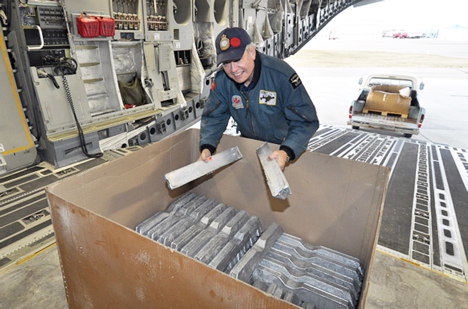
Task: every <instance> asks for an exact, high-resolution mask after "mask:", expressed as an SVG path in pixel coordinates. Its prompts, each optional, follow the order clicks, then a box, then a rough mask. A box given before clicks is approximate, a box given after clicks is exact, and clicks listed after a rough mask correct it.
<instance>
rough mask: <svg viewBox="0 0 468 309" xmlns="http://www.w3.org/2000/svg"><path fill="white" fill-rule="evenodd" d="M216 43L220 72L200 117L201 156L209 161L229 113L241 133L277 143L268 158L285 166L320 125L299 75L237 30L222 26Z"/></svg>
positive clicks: (303, 149) (296, 156) (303, 146)
mask: <svg viewBox="0 0 468 309" xmlns="http://www.w3.org/2000/svg"><path fill="white" fill-rule="evenodd" d="M215 44H216V53H217V57H218V64H222V70H220V71H218V72H217V74H216V77H215V78H214V81H213V82H212V84H211V92H210V95H209V97H208V101H207V103H206V105H205V109H204V111H203V115H202V118H201V130H200V151H201V155H200V159H201V160H203V161H208V160H210V159H211V155H212V154H213V153H214V152H215V150H216V147H217V145H218V143H219V141H220V139H221V137H222V135H223V132H224V131H225V129H226V125H227V123H228V121H229V118H230V116H232V118H233V119H234V120H235V121H236V123H237V127H238V129H239V130H240V132H241V134H242V136H244V137H248V138H253V139H257V140H262V141H266V142H271V143H275V144H279V145H280V147H279V149H278V150H275V151H273V152H272V153H271V154H270V156H269V159H271V160H276V161H277V162H278V164H279V166H280V167H281V169H284V167H285V166H286V164H287V163H288V162H289V161H292V160H295V159H297V158H298V157H299V156H300V155H301V154H302V153H303V152H304V151H305V149H306V147H307V144H308V141H309V140H310V138H311V137H312V135H314V133H315V131H317V129H318V127H319V122H318V119H317V114H316V111H315V107H314V105H313V103H312V101H311V99H310V98H309V95H308V94H307V91H306V89H305V88H304V86H303V85H302V82H301V80H300V78H299V76H298V75H297V74H296V72H295V71H294V70H293V69H292V68H291V67H290V66H289V65H288V64H287V63H286V62H284V61H282V60H280V59H277V58H274V57H270V56H267V55H264V54H262V53H260V52H258V51H256V49H255V44H253V43H252V42H251V39H250V37H249V35H248V34H247V32H246V31H245V30H244V29H242V28H226V29H224V30H223V31H222V32H221V33H220V34H219V35H218V36H217V38H216V42H215Z"/></svg>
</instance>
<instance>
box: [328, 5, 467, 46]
mask: <svg viewBox="0 0 468 309" xmlns="http://www.w3.org/2000/svg"><path fill="white" fill-rule="evenodd" d="M467 12H468V0H444V1H441V0H383V1H380V2H376V3H372V4H367V5H364V6H358V7H350V8H348V9H346V10H345V11H343V12H341V13H340V14H339V15H338V16H336V17H335V18H334V19H333V20H332V21H331V22H330V23H329V24H328V25H327V27H326V29H324V31H323V32H322V33H321V34H322V36H324V35H325V34H326V35H327V36H328V34H329V33H330V32H335V33H336V35H338V36H343V35H344V34H346V35H348V34H356V33H359V34H361V35H368V36H371V35H381V34H382V31H383V30H392V29H393V30H405V31H430V30H434V31H437V30H440V31H445V30H447V29H453V28H454V27H455V26H458V28H467V29H465V30H467V31H466V32H467V33H468V13H467ZM463 37H465V35H463ZM467 37H468V35H467Z"/></svg>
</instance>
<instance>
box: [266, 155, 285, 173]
mask: <svg viewBox="0 0 468 309" xmlns="http://www.w3.org/2000/svg"><path fill="white" fill-rule="evenodd" d="M268 159H270V160H276V162H278V165H279V166H280V168H281V170H282V171H284V167H285V166H286V163H288V162H289V157H288V154H287V153H286V151H284V150H275V151H273V152H272V153H271V154H270V155H269V156H268Z"/></svg>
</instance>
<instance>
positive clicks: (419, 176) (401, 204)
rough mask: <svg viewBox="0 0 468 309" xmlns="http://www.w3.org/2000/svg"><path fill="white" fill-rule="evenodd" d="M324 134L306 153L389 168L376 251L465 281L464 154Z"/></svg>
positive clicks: (360, 134) (467, 164)
mask: <svg viewBox="0 0 468 309" xmlns="http://www.w3.org/2000/svg"><path fill="white" fill-rule="evenodd" d="M324 135H326V136H321V133H320V131H319V132H318V133H317V134H316V135H315V136H314V137H313V138H312V139H311V141H310V142H309V147H308V149H309V151H317V152H321V153H327V154H329V155H333V156H338V157H342V158H346V159H350V160H356V161H362V162H367V163H371V164H377V165H384V166H387V167H389V168H391V178H390V181H389V188H388V193H387V197H386V202H385V206H384V212H383V218H382V225H381V230H380V235H379V248H380V249H381V250H383V251H387V252H389V253H391V254H394V255H396V256H400V257H402V258H404V259H407V260H410V261H412V262H414V263H416V264H419V265H421V266H423V267H426V268H429V269H434V270H437V271H441V272H444V273H445V274H448V275H450V276H451V277H454V278H457V279H459V280H462V281H465V282H466V281H467V272H468V263H467V257H466V250H467V247H468V223H467V222H468V151H467V150H465V149H459V148H454V147H450V146H447V145H441V144H435V143H430V142H422V141H418V140H415V139H407V138H403V137H397V136H386V135H381V134H377V133H370V132H365V131H361V130H351V129H340V128H333V127H331V128H330V130H327V131H325V133H324ZM344 141H345V143H343V142H344Z"/></svg>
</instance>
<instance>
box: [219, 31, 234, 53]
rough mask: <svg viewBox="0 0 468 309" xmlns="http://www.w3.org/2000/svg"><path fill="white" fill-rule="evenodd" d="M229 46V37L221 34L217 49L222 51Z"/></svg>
mask: <svg viewBox="0 0 468 309" xmlns="http://www.w3.org/2000/svg"><path fill="white" fill-rule="evenodd" d="M229 47H231V43H230V42H229V38H228V37H227V36H226V35H225V34H223V36H222V37H221V40H220V41H219V49H221V50H222V51H225V50H228V49H229Z"/></svg>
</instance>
